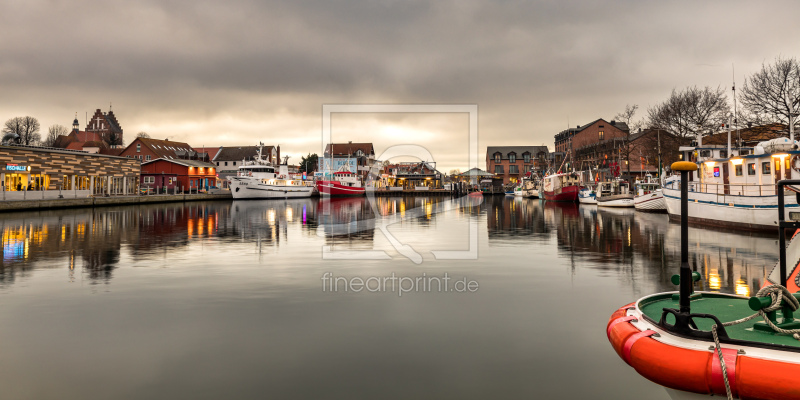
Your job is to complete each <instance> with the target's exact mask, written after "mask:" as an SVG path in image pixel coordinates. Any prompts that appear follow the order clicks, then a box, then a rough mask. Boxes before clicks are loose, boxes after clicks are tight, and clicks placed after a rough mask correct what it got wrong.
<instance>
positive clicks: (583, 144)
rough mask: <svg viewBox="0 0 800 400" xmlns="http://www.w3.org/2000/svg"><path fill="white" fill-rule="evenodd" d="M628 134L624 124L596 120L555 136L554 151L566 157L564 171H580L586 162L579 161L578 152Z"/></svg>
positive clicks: (628, 130) (626, 126)
mask: <svg viewBox="0 0 800 400" xmlns="http://www.w3.org/2000/svg"><path fill="white" fill-rule="evenodd" d="M629 132H630V129H629V128H628V125H627V124H626V123H624V122H619V121H614V120H612V121H610V122H609V121H606V120H605V119H602V118H600V119H596V120H594V121H593V122H590V123H588V124H586V125H578V126H577V127H575V128H569V129H567V130H564V131H561V132H559V133H558V134H556V135H555V136H554V139H555V151H556V152H563V153H564V154H565V156H566V163H565V165H564V168H563V169H564V170H573V169H575V170H580V169H581V168H585V165H582V164H585V161H587V160H581V159H580V158H579V157H578V156H577V152H578V150H580V149H585V148H587V147H591V146H595V145H598V144H603V143H607V142H609V141H612V140H613V139H618V138H624V137H627V136H628V133H629Z"/></svg>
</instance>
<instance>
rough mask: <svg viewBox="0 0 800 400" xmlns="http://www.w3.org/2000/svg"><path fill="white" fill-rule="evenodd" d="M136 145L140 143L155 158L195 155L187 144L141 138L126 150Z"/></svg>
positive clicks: (135, 140)
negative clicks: (153, 154)
mask: <svg viewBox="0 0 800 400" xmlns="http://www.w3.org/2000/svg"><path fill="white" fill-rule="evenodd" d="M136 143H141V144H142V145H143V146H145V147H147V148H148V149H150V151H152V152H153V153H155V155H156V158H179V157H192V156H194V155H195V153H196V152H195V151H194V149H192V146H189V145H188V144H187V143H183V142H175V141H172V140H162V139H153V138H141V137H140V138H136V139H134V141H133V142H131V144H129V145H128V147H127V148H126V150H127V149H129V148H130V147H131V146H133V145H135V144H136Z"/></svg>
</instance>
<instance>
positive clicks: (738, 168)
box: [734, 164, 742, 176]
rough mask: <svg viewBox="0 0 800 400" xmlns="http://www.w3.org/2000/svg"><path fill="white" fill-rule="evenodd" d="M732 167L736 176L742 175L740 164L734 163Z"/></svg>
mask: <svg viewBox="0 0 800 400" xmlns="http://www.w3.org/2000/svg"><path fill="white" fill-rule="evenodd" d="M734 169H735V170H736V176H742V164H739V165H734Z"/></svg>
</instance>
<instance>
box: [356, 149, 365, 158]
mask: <svg viewBox="0 0 800 400" xmlns="http://www.w3.org/2000/svg"><path fill="white" fill-rule="evenodd" d="M363 155H364V152H363V151H361V150H359V151H357V152H356V157H361V156H363Z"/></svg>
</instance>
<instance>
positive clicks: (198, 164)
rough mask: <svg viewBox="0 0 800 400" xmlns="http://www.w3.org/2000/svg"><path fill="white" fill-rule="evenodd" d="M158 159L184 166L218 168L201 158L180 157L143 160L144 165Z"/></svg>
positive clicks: (158, 159)
mask: <svg viewBox="0 0 800 400" xmlns="http://www.w3.org/2000/svg"><path fill="white" fill-rule="evenodd" d="M156 161H167V162H171V163H173V164H178V165H183V166H184V167H201V168H217V166H216V165H214V164H210V163H207V162H205V161H200V160H182V159H179V158H156V159H155V160H150V161H146V162H143V163H142V165H145V164H150V163H154V162H156Z"/></svg>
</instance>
